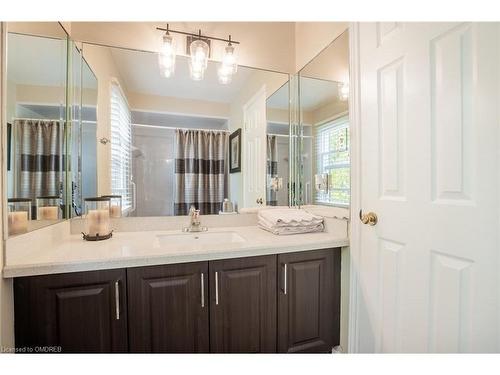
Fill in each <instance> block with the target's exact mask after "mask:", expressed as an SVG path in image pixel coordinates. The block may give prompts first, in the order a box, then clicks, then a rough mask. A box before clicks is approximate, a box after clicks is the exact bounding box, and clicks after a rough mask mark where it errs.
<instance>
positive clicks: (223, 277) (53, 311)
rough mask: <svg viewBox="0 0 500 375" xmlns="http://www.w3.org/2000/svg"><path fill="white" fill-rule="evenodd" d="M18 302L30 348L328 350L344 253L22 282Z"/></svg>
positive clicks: (334, 333)
mask: <svg viewBox="0 0 500 375" xmlns="http://www.w3.org/2000/svg"><path fill="white" fill-rule="evenodd" d="M14 302H15V307H14V308H15V335H16V347H17V348H30V350H29V352H39V351H40V348H41V349H42V351H50V350H53V351H58V348H59V347H60V348H61V351H62V352H66V353H72V352H76V353H113V352H136V353H137V352H139V353H144V352H145V353H208V352H212V353H275V352H281V353H296V352H309V353H321V352H330V351H331V349H332V347H333V346H335V345H338V344H339V335H340V249H328V250H315V251H305V252H296V253H286V254H280V255H266V256H257V257H248V258H237V259H224V260H215V261H209V262H196V263H182V264H173V265H164V266H163V265H162V266H151V267H137V268H128V269H117V270H105V271H90V272H75V273H67V274H56V275H46V276H33V277H22V278H17V279H15V281H14ZM37 348H38V349H37ZM31 349H33V350H31Z"/></svg>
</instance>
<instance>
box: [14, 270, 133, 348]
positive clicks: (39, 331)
mask: <svg viewBox="0 0 500 375" xmlns="http://www.w3.org/2000/svg"><path fill="white" fill-rule="evenodd" d="M14 301H15V334H16V347H18V348H20V347H28V348H34V350H35V352H36V351H38V350H39V349H37V347H45V348H46V349H48V348H49V347H60V350H61V351H62V352H69V353H111V352H127V350H128V344H127V310H126V308H127V301H126V292H125V270H108V271H92V272H77V273H68V274H58V275H46V276H33V277H23V278H18V279H16V280H15V281H14ZM49 350H50V349H49ZM55 350H58V349H57V348H55Z"/></svg>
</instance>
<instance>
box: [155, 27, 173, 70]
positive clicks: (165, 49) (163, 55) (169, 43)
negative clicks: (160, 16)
mask: <svg viewBox="0 0 500 375" xmlns="http://www.w3.org/2000/svg"><path fill="white" fill-rule="evenodd" d="M158 64H159V66H160V72H161V74H162V76H163V77H166V78H168V77H170V76H171V75H172V74H173V73H174V70H175V42H174V39H173V38H172V36H171V35H169V34H165V35H164V36H163V39H162V44H161V47H160V53H159V54H158Z"/></svg>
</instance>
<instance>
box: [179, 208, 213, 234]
mask: <svg viewBox="0 0 500 375" xmlns="http://www.w3.org/2000/svg"><path fill="white" fill-rule="evenodd" d="M207 230H208V228H207V227H204V226H202V225H201V221H200V210H197V209H196V208H195V207H194V206H191V208H190V209H189V227H184V228H182V231H183V232H206V231H207Z"/></svg>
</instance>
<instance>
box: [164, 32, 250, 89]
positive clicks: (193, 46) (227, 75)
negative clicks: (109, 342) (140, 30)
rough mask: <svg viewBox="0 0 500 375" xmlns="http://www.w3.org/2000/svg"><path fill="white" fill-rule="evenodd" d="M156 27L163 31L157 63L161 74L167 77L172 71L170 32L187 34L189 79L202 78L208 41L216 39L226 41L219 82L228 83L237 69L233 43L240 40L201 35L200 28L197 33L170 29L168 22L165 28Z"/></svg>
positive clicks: (173, 54) (173, 65) (208, 47)
mask: <svg viewBox="0 0 500 375" xmlns="http://www.w3.org/2000/svg"><path fill="white" fill-rule="evenodd" d="M156 29H157V30H161V31H165V35H164V36H163V40H162V46H161V48H160V54H159V65H160V70H161V72H162V75H163V76H165V77H169V76H171V75H172V74H173V72H174V68H175V44H174V39H173V38H172V37H171V36H170V33H175V34H181V35H186V36H188V42H187V44H188V45H189V49H188V53H189V55H190V59H189V70H190V75H191V79H193V80H195V81H200V80H202V79H203V78H204V75H205V70H206V69H207V66H208V58H209V57H210V45H209V43H210V41H211V40H217V41H221V42H227V43H228V45H227V46H226V48H225V49H224V55H223V57H222V61H221V65H220V67H219V69H218V71H217V75H218V77H219V82H220V83H221V84H228V83H230V82H231V80H232V76H233V75H234V74H235V73H236V71H237V69H238V63H237V58H236V54H235V49H234V46H233V44H240V42H237V41H235V40H232V39H231V35H229V39H224V38H216V37H212V36H206V35H202V34H201V30H198V34H193V33H187V32H184V31H178V30H172V29H170V28H169V25H168V24H167V28H166V29H165V28H162V27H157V28H156ZM190 38H191V39H190ZM191 40H192V41H191ZM207 42H208V43H207Z"/></svg>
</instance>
